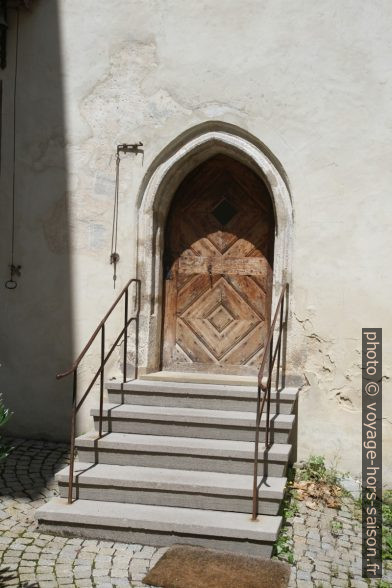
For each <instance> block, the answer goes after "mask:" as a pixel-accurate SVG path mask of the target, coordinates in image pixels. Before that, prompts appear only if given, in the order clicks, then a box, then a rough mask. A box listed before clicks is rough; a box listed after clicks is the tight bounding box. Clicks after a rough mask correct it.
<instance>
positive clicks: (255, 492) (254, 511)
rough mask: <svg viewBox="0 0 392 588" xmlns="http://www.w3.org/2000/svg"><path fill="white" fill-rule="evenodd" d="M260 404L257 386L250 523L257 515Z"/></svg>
mask: <svg viewBox="0 0 392 588" xmlns="http://www.w3.org/2000/svg"><path fill="white" fill-rule="evenodd" d="M260 404H261V386H260V384H259V385H258V386H257V408H256V430H255V457H254V464H253V503H252V521H255V520H256V519H257V515H258V502H259V500H258V498H259V497H258V494H259V493H258V490H257V477H258V469H259V439H260V417H259V415H260Z"/></svg>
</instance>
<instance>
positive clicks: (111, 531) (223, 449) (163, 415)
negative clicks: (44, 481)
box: [36, 379, 297, 557]
mask: <svg viewBox="0 0 392 588" xmlns="http://www.w3.org/2000/svg"><path fill="white" fill-rule="evenodd" d="M107 391H108V397H109V403H106V404H104V423H103V425H104V427H103V429H104V433H103V436H102V438H101V439H99V438H98V433H97V430H98V416H99V410H98V409H93V410H92V416H93V417H94V423H95V431H92V432H90V433H87V434H85V435H81V436H80V437H78V438H77V439H76V448H77V451H78V460H77V461H76V462H75V475H74V480H75V483H74V497H75V499H76V500H75V501H74V502H73V503H72V504H71V505H69V504H68V503H67V500H66V497H67V491H68V468H64V469H63V470H62V471H60V472H59V473H58V474H57V481H58V484H59V490H60V497H58V498H54V499H53V500H52V501H51V502H49V503H47V504H45V505H44V506H43V507H41V508H40V509H39V510H38V511H37V513H36V518H37V519H38V522H39V526H40V528H41V529H42V530H45V531H47V532H55V533H59V534H64V535H76V536H81V537H88V538H103V539H106V540H113V541H124V542H132V543H141V544H147V545H155V546H164V545H171V544H173V543H181V544H192V545H203V546H209V547H213V548H216V549H228V550H232V551H238V552H242V553H248V554H251V555H259V556H263V557H270V555H271V551H272V546H273V544H274V542H275V541H276V539H277V536H278V533H279V529H280V525H281V517H280V516H279V508H280V504H281V501H282V498H283V494H284V489H285V485H286V478H285V474H286V469H287V465H288V462H289V459H290V451H291V441H292V435H293V430H294V423H295V403H296V399H297V389H296V388H285V389H284V390H282V391H280V392H278V393H273V394H272V402H271V415H270V423H271V443H272V445H271V446H270V448H269V449H268V450H265V447H264V445H263V444H262V443H261V444H260V449H259V459H260V464H259V476H260V478H259V480H260V481H261V485H260V492H259V513H260V514H259V517H258V520H257V521H256V522H254V521H252V520H251V512H252V486H253V477H252V474H253V457H254V427H255V414H256V394H257V390H256V386H243V385H234V386H233V385H223V384H207V383H184V382H179V381H173V382H170V381H164V380H162V381H159V380H158V381H152V380H143V379H140V380H134V381H132V382H128V383H126V384H116V383H112V382H111V383H109V384H107ZM261 424H262V432H261V437H260V438H261V439H263V438H264V435H263V431H264V427H265V416H263V419H262V422H261ZM263 475H264V477H263Z"/></svg>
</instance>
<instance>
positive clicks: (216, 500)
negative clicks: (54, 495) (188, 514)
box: [56, 462, 286, 515]
mask: <svg viewBox="0 0 392 588" xmlns="http://www.w3.org/2000/svg"><path fill="white" fill-rule="evenodd" d="M68 476H69V468H68V467H66V468H64V469H63V470H61V471H60V472H58V473H57V475H56V480H57V481H58V483H59V489H60V496H62V497H63V498H66V497H67V492H68ZM74 483H75V486H74V494H73V495H74V498H78V499H82V500H104V501H107V502H124V503H130V502H132V503H135V504H153V505H158V506H174V507H190V508H202V509H206V510H220V511H232V512H244V513H250V512H251V510H252V486H253V477H252V476H251V475H239V474H224V473H217V472H203V471H188V470H177V469H164V468H149V467H137V466H118V465H117V466H116V465H108V464H91V463H87V464H86V463H80V462H76V463H75V469H74ZM285 484H286V478H274V477H268V478H265V479H264V478H263V479H262V478H261V477H260V489H259V513H260V514H269V515H276V514H278V511H279V505H280V501H281V500H282V498H283V494H284V488H285Z"/></svg>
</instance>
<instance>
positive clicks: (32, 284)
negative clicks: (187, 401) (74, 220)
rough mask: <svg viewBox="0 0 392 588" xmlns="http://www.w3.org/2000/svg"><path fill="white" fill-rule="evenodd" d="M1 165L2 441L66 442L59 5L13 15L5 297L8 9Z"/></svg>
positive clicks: (66, 264) (67, 319)
mask: <svg viewBox="0 0 392 588" xmlns="http://www.w3.org/2000/svg"><path fill="white" fill-rule="evenodd" d="M8 24H9V29H8V40H7V62H8V63H7V67H6V69H4V70H2V71H1V72H0V75H1V77H2V86H3V113H2V129H3V136H2V162H1V164H2V165H1V188H2V198H1V203H0V206H1V219H2V221H1V222H2V229H1V237H0V239H1V258H0V259H1V268H2V269H1V277H2V282H1V284H0V304H1V307H2V312H1V341H0V363H1V368H0V379H1V392H2V394H3V400H4V403H5V405H6V406H8V407H9V408H10V409H11V410H12V412H13V416H12V418H11V419H10V421H9V424H8V425H7V434H8V435H12V436H20V437H25V438H26V437H27V438H29V437H30V438H33V437H34V438H46V439H55V440H68V431H69V423H70V409H71V386H70V382H69V381H64V382H62V383H58V382H57V381H56V379H55V375H56V373H58V372H59V371H61V370H64V369H65V368H67V367H68V366H69V365H70V363H71V361H72V359H73V352H72V309H71V276H70V239H69V218H68V216H69V215H68V202H67V161H66V154H65V134H66V133H65V124H64V95H63V87H62V79H63V75H62V63H61V50H60V35H59V15H58V2H57V1H54V0H37V1H36V2H33V3H32V5H31V8H30V9H29V10H25V9H20V10H19V42H18V67H17V83H16V88H17V89H16V143H15V155H16V161H15V200H14V202H15V253H14V262H15V264H16V265H19V264H20V265H21V266H22V270H21V276H20V277H19V278H16V279H17V282H18V286H17V288H16V289H15V290H7V289H6V288H5V287H4V283H5V281H6V280H7V279H9V268H8V266H9V264H10V263H11V260H10V256H11V226H12V169H13V163H12V154H13V100H14V93H13V85H14V75H15V47H16V30H17V16H16V10H15V9H11V8H9V10H8Z"/></svg>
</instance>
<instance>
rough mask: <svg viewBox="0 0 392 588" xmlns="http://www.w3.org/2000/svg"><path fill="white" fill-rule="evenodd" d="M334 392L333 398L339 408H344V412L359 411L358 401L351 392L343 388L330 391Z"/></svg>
mask: <svg viewBox="0 0 392 588" xmlns="http://www.w3.org/2000/svg"><path fill="white" fill-rule="evenodd" d="M331 392H334V397H335V400H336V401H337V403H338V404H339V406H341V407H342V408H344V409H345V410H349V411H350V412H358V411H359V410H360V406H359V405H358V399H356V398H355V397H354V398H352V396H354V395H355V392H353V391H351V390H347V389H345V388H342V389H339V390H337V391H336V390H332V391H331Z"/></svg>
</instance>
